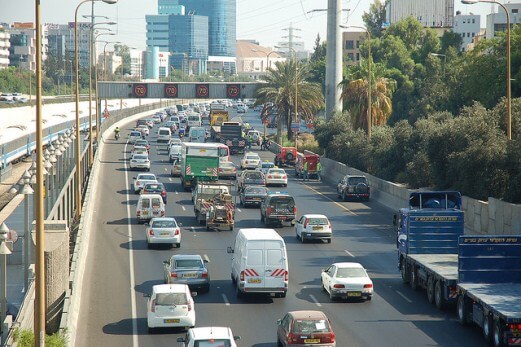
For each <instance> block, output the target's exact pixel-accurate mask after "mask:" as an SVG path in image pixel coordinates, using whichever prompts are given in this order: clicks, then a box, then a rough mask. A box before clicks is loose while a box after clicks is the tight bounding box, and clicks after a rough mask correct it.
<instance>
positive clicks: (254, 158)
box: [241, 152, 261, 170]
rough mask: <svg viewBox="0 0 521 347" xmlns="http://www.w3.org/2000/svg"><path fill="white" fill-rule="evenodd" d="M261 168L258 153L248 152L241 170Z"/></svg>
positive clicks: (242, 161)
mask: <svg viewBox="0 0 521 347" xmlns="http://www.w3.org/2000/svg"><path fill="white" fill-rule="evenodd" d="M260 166H261V159H260V157H259V155H258V154H257V153H253V152H247V153H244V157H242V159H241V169H242V170H244V169H256V168H258V167H260Z"/></svg>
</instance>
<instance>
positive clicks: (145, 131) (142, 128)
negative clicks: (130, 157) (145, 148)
mask: <svg viewBox="0 0 521 347" xmlns="http://www.w3.org/2000/svg"><path fill="white" fill-rule="evenodd" d="M136 131H139V132H141V135H142V136H148V135H150V128H149V127H148V125H146V124H142V125H140V126H138V127H137V128H136Z"/></svg>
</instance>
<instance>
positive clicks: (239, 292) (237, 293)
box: [235, 284, 244, 299]
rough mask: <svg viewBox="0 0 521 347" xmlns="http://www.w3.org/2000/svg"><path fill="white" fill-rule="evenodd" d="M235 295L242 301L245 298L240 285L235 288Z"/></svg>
mask: <svg viewBox="0 0 521 347" xmlns="http://www.w3.org/2000/svg"><path fill="white" fill-rule="evenodd" d="M235 295H236V296H237V299H241V298H242V297H243V296H244V294H243V292H242V291H241V288H239V284H237V286H235Z"/></svg>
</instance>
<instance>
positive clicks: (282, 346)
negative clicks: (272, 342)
mask: <svg viewBox="0 0 521 347" xmlns="http://www.w3.org/2000/svg"><path fill="white" fill-rule="evenodd" d="M277 347H284V345H283V344H282V342H280V340H279V339H278V338H277Z"/></svg>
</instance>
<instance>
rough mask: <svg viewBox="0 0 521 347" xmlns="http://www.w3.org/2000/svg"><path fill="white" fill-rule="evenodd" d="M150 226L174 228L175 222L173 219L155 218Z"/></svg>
mask: <svg viewBox="0 0 521 347" xmlns="http://www.w3.org/2000/svg"><path fill="white" fill-rule="evenodd" d="M150 227H154V228H175V227H177V224H176V223H175V220H173V219H166V220H155V221H153V222H152V223H151V224H150Z"/></svg>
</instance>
